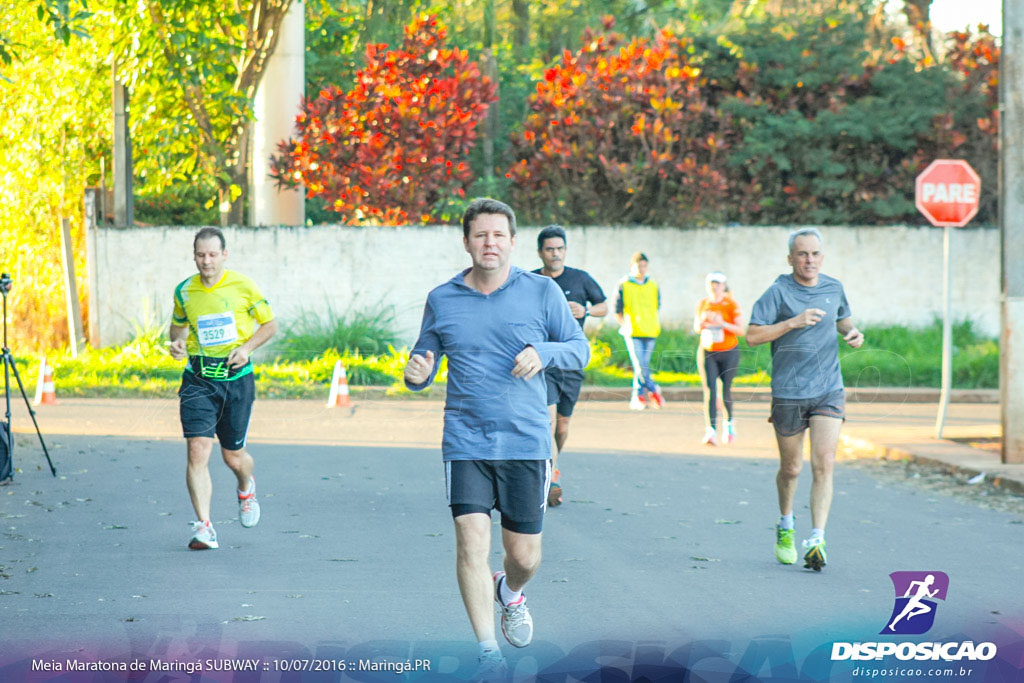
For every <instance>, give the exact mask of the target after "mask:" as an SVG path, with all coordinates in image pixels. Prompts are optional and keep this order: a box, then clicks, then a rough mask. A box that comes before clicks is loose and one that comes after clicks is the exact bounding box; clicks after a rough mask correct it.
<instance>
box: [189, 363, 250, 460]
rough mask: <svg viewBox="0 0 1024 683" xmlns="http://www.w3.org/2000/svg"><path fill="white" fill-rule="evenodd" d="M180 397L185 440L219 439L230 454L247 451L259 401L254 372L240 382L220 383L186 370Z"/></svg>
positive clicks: (233, 380)
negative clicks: (251, 420)
mask: <svg viewBox="0 0 1024 683" xmlns="http://www.w3.org/2000/svg"><path fill="white" fill-rule="evenodd" d="M178 397H179V412H180V413H181V429H182V431H183V432H184V434H185V438H189V437H192V436H208V437H211V438H212V437H213V436H214V435H216V436H217V439H218V441H220V445H221V447H222V448H224V449H226V450H229V451H239V450H242V449H243V448H245V437H246V434H247V433H248V431H249V417H250V416H251V415H252V403H253V401H254V400H255V398H256V378H255V376H254V375H253V374H252V372H249V373H247V374H245V375H242V376H240V377H238V378H237V379H232V380H227V381H217V380H209V379H204V378H203V377H198V376H197V375H196V374H195V373H194V372H191V371H189V370H186V371H185V372H184V373H182V376H181V388H180V389H178Z"/></svg>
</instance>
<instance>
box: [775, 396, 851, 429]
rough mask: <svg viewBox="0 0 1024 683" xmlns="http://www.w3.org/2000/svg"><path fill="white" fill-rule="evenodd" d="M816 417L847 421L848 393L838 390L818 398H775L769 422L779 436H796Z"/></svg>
mask: <svg viewBox="0 0 1024 683" xmlns="http://www.w3.org/2000/svg"><path fill="white" fill-rule="evenodd" d="M815 415H821V416H823V417H835V418H838V419H840V420H846V391H845V390H843V389H837V390H836V391H833V392H831V393H828V394H825V395H824V396H818V397H817V398H773V399H772V414H771V416H770V417H769V418H768V421H769V422H771V423H772V426H773V427H775V432H776V433H777V434H778V435H779V436H796V435H797V434H799V433H800V432H802V431H804V430H805V429H807V425H808V424H810V419H811V418H812V417H813V416H815Z"/></svg>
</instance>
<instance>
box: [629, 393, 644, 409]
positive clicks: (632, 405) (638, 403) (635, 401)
mask: <svg viewBox="0 0 1024 683" xmlns="http://www.w3.org/2000/svg"><path fill="white" fill-rule="evenodd" d="M646 407H647V404H646V403H644V400H643V399H642V398H640V397H639V396H634V397H633V398H631V399H629V409H630V410H643V409H644V408H646Z"/></svg>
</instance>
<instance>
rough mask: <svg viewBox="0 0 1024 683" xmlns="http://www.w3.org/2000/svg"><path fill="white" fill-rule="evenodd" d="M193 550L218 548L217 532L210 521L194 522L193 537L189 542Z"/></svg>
mask: <svg viewBox="0 0 1024 683" xmlns="http://www.w3.org/2000/svg"><path fill="white" fill-rule="evenodd" d="M188 547H189V548H191V549H192V550H212V549H213V548H217V547H218V545H217V532H216V531H214V530H213V525H212V524H210V523H209V522H192V539H191V540H190V541H189V542H188Z"/></svg>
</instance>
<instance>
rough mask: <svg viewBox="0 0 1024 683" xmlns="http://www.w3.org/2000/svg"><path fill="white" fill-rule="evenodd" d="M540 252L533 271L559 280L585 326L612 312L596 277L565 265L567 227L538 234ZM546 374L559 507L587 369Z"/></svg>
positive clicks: (552, 502)
mask: <svg viewBox="0 0 1024 683" xmlns="http://www.w3.org/2000/svg"><path fill="white" fill-rule="evenodd" d="M537 253H538V254H539V255H540V259H541V261H543V262H544V267H543V268H538V269H537V270H535V271H533V272H535V273H539V274H541V275H547V276H548V277H550V278H552V279H553V280H554V281H555V284H557V285H558V288H559V289H561V290H562V292H563V293H564V294H565V298H566V299H567V300H568V301H569V309H570V310H571V311H572V315H573V317H574V318H576V322H578V323H579V324H580V327H581V328H582V327H583V321H584V320H586V318H587V316H594V317H597V318H603V317H604V316H606V315H607V314H608V304H607V303H606V300H605V296H604V292H603V291H602V290H601V286H600V285H599V284H597V282H595V281H594V278H592V277H590V274H589V273H587V271H585V270H580V269H578V268H569V267H567V266H566V265H565V230H564V229H563V228H562V227H561V226H559V225H549V226H548V227H546V228H544V229H543V230H541V231H540V234H539V235H537ZM588 306H589V307H588ZM544 377H545V379H546V380H547V383H548V408H549V410H550V411H551V422H552V424H553V425H554V430H555V449H554V451H553V452H552V454H551V467H552V469H553V470H554V474H553V475H552V478H551V488H550V489H549V490H548V506H549V507H555V506H557V505H560V504H561V503H562V484H561V476H562V473H561V472H560V471H559V470H558V454H559V453H561V452H562V448H563V447H564V446H565V441H566V439H567V438H569V418H571V417H572V411H573V408H574V407H575V405H576V401H577V400H578V399H579V397H580V387H581V386H582V384H583V371H582V370H562V369H561V368H557V367H554V366H552V367H549V368H547V369H546V370H545V371H544Z"/></svg>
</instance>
